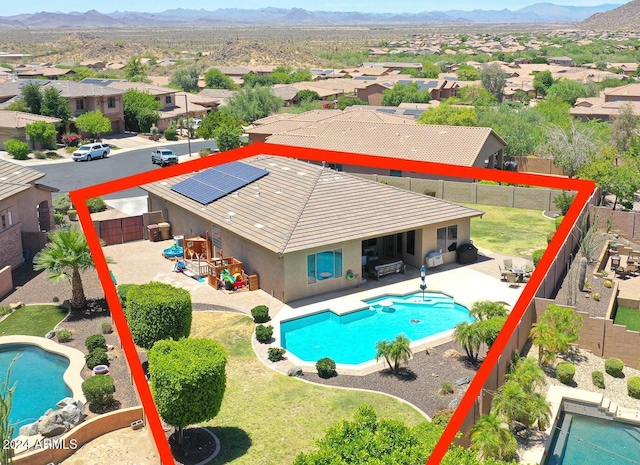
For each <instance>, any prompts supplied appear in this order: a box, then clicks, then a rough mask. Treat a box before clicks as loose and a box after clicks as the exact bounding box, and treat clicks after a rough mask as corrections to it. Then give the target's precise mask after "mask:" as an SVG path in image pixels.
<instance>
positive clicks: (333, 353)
mask: <svg viewBox="0 0 640 465" xmlns="http://www.w3.org/2000/svg"><path fill="white" fill-rule="evenodd" d="M365 303H366V304H368V305H369V307H368V308H365V309H363V310H358V311H355V312H351V313H347V314H344V315H342V316H338V315H336V314H335V313H333V312H331V311H329V310H326V311H323V312H320V313H315V314H313V315H309V316H305V317H300V318H295V319H292V320H288V321H283V322H281V323H280V337H281V342H282V347H283V348H285V349H287V350H288V351H289V352H291V353H292V354H294V355H295V356H296V357H298V358H299V359H301V360H303V361H305V362H316V361H318V360H319V359H321V358H323V357H331V358H332V359H333V360H334V361H335V362H336V363H345V364H358V363H363V362H367V361H369V360H373V359H374V358H375V354H376V350H375V345H376V343H377V342H378V341H381V340H383V339H386V340H389V341H390V340H392V339H394V338H395V337H396V336H397V335H398V334H401V333H402V334H404V335H405V336H407V337H408V338H409V339H410V340H411V341H412V342H414V341H417V340H418V339H423V338H426V337H429V336H433V335H435V334H438V333H442V332H444V331H447V330H450V329H453V328H454V327H455V326H456V325H457V324H458V323H461V322H463V321H472V318H470V317H469V311H468V309H467V308H466V307H464V306H462V305H459V304H457V303H455V302H454V301H453V298H451V297H449V296H447V295H444V294H437V293H426V294H425V301H424V302H423V301H422V293H421V292H420V293H416V294H410V295H407V296H400V297H399V296H391V295H384V296H381V297H376V298H375V299H371V300H366V301H365Z"/></svg>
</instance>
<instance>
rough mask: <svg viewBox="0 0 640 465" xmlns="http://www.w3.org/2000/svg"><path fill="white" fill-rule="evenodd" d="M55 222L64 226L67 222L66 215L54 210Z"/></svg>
mask: <svg viewBox="0 0 640 465" xmlns="http://www.w3.org/2000/svg"><path fill="white" fill-rule="evenodd" d="M53 222H54V223H55V224H56V226H62V225H63V224H65V223H66V221H65V220H64V215H63V214H62V213H60V212H53Z"/></svg>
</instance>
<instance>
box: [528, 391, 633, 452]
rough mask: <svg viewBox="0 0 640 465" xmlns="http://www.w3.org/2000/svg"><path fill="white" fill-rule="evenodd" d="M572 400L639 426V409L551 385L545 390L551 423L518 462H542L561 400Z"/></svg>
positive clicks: (596, 395) (613, 418) (600, 394)
mask: <svg viewBox="0 0 640 465" xmlns="http://www.w3.org/2000/svg"><path fill="white" fill-rule="evenodd" d="M565 400H573V401H576V402H579V403H581V404H586V405H590V406H592V407H595V408H597V409H598V410H599V411H600V412H602V413H603V414H605V415H606V416H607V417H609V418H611V419H612V420H619V421H624V422H627V423H634V424H636V425H638V426H640V411H638V410H632V409H628V408H623V407H619V406H618V404H616V403H615V402H611V401H610V400H609V399H608V398H606V397H604V394H602V393H598V392H591V391H584V390H581V389H575V388H572V387H568V386H551V387H550V388H549V391H548V392H547V401H549V402H550V403H551V425H550V426H549V428H547V430H546V431H545V432H544V438H545V440H544V441H543V442H540V443H538V444H536V445H535V446H533V447H531V448H529V449H528V450H526V451H525V452H524V453H522V454H521V455H520V457H519V459H520V463H542V461H543V460H544V459H545V456H546V454H547V448H548V447H550V445H551V440H552V437H553V430H554V428H555V427H556V425H557V422H558V420H559V418H560V413H561V408H562V402H563V401H565Z"/></svg>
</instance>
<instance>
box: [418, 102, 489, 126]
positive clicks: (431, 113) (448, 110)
mask: <svg viewBox="0 0 640 465" xmlns="http://www.w3.org/2000/svg"><path fill="white" fill-rule="evenodd" d="M418 123H421V124H443V125H448V126H476V125H477V121H476V110H475V108H474V107H462V106H453V105H449V104H448V103H441V104H440V105H438V106H437V107H433V108H428V109H427V110H426V111H425V112H423V113H422V114H421V115H420V116H419V117H418Z"/></svg>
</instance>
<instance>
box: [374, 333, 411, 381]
mask: <svg viewBox="0 0 640 465" xmlns="http://www.w3.org/2000/svg"><path fill="white" fill-rule="evenodd" d="M412 355H413V352H412V351H411V341H410V340H409V339H408V338H407V336H405V335H404V334H398V335H397V336H396V338H395V339H394V340H393V341H391V342H388V341H386V340H383V341H378V342H376V362H377V361H378V360H380V359H381V358H384V360H385V361H386V362H387V365H389V369H390V370H392V371H393V373H394V374H396V375H397V374H398V371H399V370H400V365H401V364H403V363H407V362H408V361H409V359H410V358H411V356H412Z"/></svg>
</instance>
